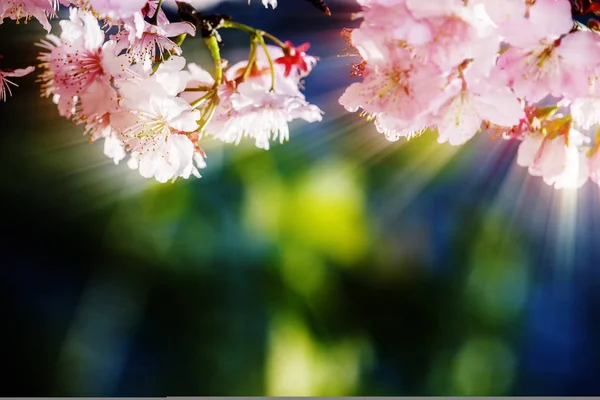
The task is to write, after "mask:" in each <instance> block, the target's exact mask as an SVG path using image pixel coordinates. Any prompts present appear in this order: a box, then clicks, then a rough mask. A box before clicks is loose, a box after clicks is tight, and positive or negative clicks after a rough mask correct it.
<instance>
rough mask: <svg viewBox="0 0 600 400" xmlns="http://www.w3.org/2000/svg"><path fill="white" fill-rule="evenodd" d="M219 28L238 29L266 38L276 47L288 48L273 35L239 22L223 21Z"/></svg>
mask: <svg viewBox="0 0 600 400" xmlns="http://www.w3.org/2000/svg"><path fill="white" fill-rule="evenodd" d="M221 27H222V28H233V29H239V30H240V31H244V32H247V33H249V34H251V35H252V34H259V35H261V36H264V37H266V38H267V39H269V40H270V41H272V42H273V43H275V44H276V45H277V46H279V47H281V48H282V49H284V48H287V47H288V46H287V45H286V44H285V43H283V42H282V41H281V40H279V39H278V38H277V37H275V36H274V35H272V34H270V33H269V32H265V31H262V30H260V29H256V28H253V27H251V26H248V25H245V24H240V23H239V22H233V21H224V22H223V25H222V26H221Z"/></svg>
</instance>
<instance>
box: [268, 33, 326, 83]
mask: <svg viewBox="0 0 600 400" xmlns="http://www.w3.org/2000/svg"><path fill="white" fill-rule="evenodd" d="M285 44H286V45H287V47H286V48H285V49H283V53H284V54H283V56H281V57H279V58H277V59H275V63H276V64H281V65H283V66H284V67H285V72H284V73H283V75H284V76H285V77H286V78H287V77H288V76H290V74H291V73H292V71H293V72H295V73H296V72H297V73H298V74H299V75H301V76H303V75H308V73H309V72H310V70H311V69H312V67H313V66H314V64H316V62H317V60H316V59H315V58H314V57H310V56H307V55H306V52H307V51H308V49H310V43H303V44H301V45H300V46H298V47H294V45H293V44H292V42H289V41H286V42H285Z"/></svg>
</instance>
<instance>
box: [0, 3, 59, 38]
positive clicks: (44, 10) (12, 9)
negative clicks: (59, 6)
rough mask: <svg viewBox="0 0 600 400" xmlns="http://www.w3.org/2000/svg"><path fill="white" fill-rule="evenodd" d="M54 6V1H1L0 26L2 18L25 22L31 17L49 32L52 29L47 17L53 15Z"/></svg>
mask: <svg viewBox="0 0 600 400" xmlns="http://www.w3.org/2000/svg"><path fill="white" fill-rule="evenodd" d="M55 4H56V1H54V0H3V1H1V2H0V24H2V20H3V19H4V18H10V19H13V20H17V21H18V20H20V19H25V21H27V20H29V19H31V18H32V17H33V18H35V19H37V20H38V21H39V22H40V24H42V26H43V27H44V29H46V31H48V32H50V29H51V28H52V27H51V26H50V22H49V21H48V17H49V16H54V15H55V11H54V8H55V7H54V5H55Z"/></svg>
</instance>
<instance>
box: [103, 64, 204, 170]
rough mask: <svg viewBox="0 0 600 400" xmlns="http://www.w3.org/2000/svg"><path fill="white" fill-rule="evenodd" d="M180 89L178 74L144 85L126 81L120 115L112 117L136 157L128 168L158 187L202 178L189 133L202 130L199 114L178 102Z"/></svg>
mask: <svg viewBox="0 0 600 400" xmlns="http://www.w3.org/2000/svg"><path fill="white" fill-rule="evenodd" d="M173 62H174V63H178V61H177V60H174V61H173ZM170 76H175V78H174V79H169V77H170ZM179 85H181V83H180V80H179V79H178V77H177V74H176V73H175V74H174V71H173V69H171V70H168V68H167V70H161V68H159V70H158V71H157V72H156V73H155V74H154V75H152V76H150V77H148V78H145V79H142V80H130V81H125V82H123V83H122V84H121V86H120V88H119V91H120V94H121V100H120V101H119V106H120V111H118V112H116V113H114V114H112V115H111V125H112V126H113V127H114V129H115V130H116V131H118V132H119V137H120V139H121V140H122V142H123V144H124V146H125V149H126V150H127V151H130V152H131V158H130V161H129V166H130V167H132V168H133V167H135V168H138V169H139V171H140V174H141V175H142V176H144V177H146V178H150V177H154V178H155V179H156V180H158V181H159V182H166V181H168V180H174V179H176V178H177V177H183V178H188V177H189V176H190V175H192V174H193V175H195V176H199V173H198V170H197V168H196V167H195V166H194V160H195V159H198V157H197V156H195V153H196V152H197V149H196V145H195V144H194V143H193V142H192V140H191V139H190V137H189V136H188V133H192V132H194V131H196V129H198V124H197V122H196V121H198V120H199V119H200V112H199V111H198V110H192V108H191V107H190V105H189V104H188V103H187V102H186V101H185V100H183V99H181V98H178V97H176V94H177V93H176V92H177V91H178V90H180V89H181V90H182V89H183V87H184V86H183V87H181V86H180V87H178V86H179Z"/></svg>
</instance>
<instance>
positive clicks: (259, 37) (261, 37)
mask: <svg viewBox="0 0 600 400" xmlns="http://www.w3.org/2000/svg"><path fill="white" fill-rule="evenodd" d="M258 41H259V43H260V45H261V47H262V48H263V50H264V52H265V55H266V56H267V61H268V62H269V68H270V69H271V92H274V91H275V65H274V64H273V59H272V58H271V55H270V54H269V51H268V49H267V44H266V43H265V39H264V38H263V36H262V34H259V35H258Z"/></svg>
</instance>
